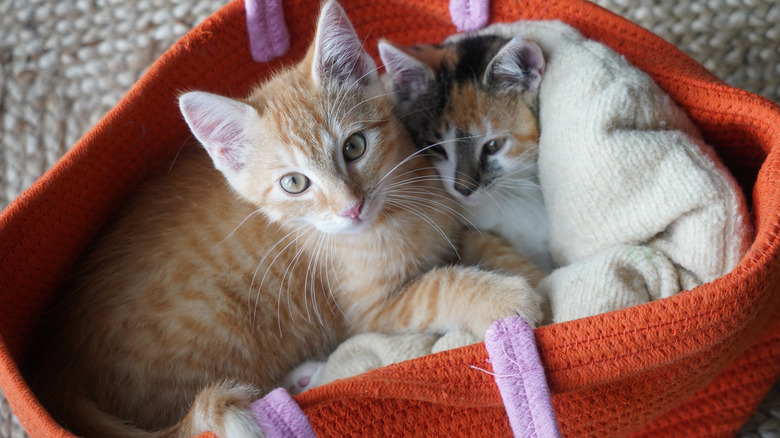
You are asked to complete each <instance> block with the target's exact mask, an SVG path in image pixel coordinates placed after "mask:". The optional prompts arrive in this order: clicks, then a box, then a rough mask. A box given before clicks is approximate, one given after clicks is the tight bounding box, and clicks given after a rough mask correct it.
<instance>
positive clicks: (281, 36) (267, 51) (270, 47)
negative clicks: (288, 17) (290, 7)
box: [244, 0, 290, 62]
mask: <svg viewBox="0 0 780 438" xmlns="http://www.w3.org/2000/svg"><path fill="white" fill-rule="evenodd" d="M244 9H245V10H246V28H247V31H248V32H249V50H250V52H251V53H252V59H254V60H255V61H257V62H268V61H270V60H272V59H274V58H276V57H279V56H282V55H284V54H285V53H287V50H289V49H290V34H289V32H288V31H287V25H286V24H285V22H284V8H283V7H282V0H244Z"/></svg>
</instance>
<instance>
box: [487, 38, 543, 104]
mask: <svg viewBox="0 0 780 438" xmlns="http://www.w3.org/2000/svg"><path fill="white" fill-rule="evenodd" d="M543 72H544V55H542V49H540V48H539V46H537V45H536V44H535V43H532V42H530V41H526V40H524V39H522V38H521V37H519V36H516V37H514V38H512V39H511V40H509V42H507V43H506V44H505V45H504V47H502V48H501V50H499V51H498V53H497V54H496V56H495V57H493V59H492V60H491V61H490V63H489V64H488V66H487V69H486V70H485V77H484V84H485V86H486V87H488V88H489V89H495V90H497V91H498V92H499V93H502V92H509V91H515V92H517V91H536V90H537V89H538V88H539V83H540V82H541V81H542V73H543Z"/></svg>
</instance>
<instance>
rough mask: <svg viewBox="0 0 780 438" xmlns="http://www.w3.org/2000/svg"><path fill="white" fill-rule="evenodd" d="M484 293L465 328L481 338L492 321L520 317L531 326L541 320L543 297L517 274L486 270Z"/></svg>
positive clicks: (475, 304)
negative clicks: (487, 271)
mask: <svg viewBox="0 0 780 438" xmlns="http://www.w3.org/2000/svg"><path fill="white" fill-rule="evenodd" d="M486 275H487V276H488V278H486V281H485V289H484V291H485V292H484V293H483V294H482V295H481V296H480V298H479V300H477V301H476V302H475V303H473V304H474V307H473V309H472V311H471V312H470V313H469V315H470V316H469V318H468V320H469V322H468V324H467V325H468V329H469V330H470V331H471V332H472V333H473V334H474V335H475V336H478V337H479V338H480V339H484V337H485V332H486V331H487V329H488V327H490V325H491V324H493V322H495V321H497V320H499V319H503V318H508V317H510V316H519V317H521V318H523V319H524V320H526V321H527V322H528V324H530V325H531V327H535V326H536V325H537V324H538V323H540V322H541V321H542V316H543V313H542V297H541V296H540V295H539V294H538V293H537V292H536V291H535V290H534V289H533V288H532V287H531V285H530V284H528V281H527V280H526V279H525V278H523V277H520V276H512V275H501V274H495V273H486Z"/></svg>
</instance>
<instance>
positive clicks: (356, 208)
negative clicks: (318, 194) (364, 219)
mask: <svg viewBox="0 0 780 438" xmlns="http://www.w3.org/2000/svg"><path fill="white" fill-rule="evenodd" d="M362 212H363V200H362V199H361V200H358V201H357V202H355V203H354V204H353V205H352V206H351V207H348V208H346V209H344V211H342V212H341V213H339V216H341V217H345V218H348V219H352V220H358V219H360V214H361V213H362Z"/></svg>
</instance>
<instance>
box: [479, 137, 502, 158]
mask: <svg viewBox="0 0 780 438" xmlns="http://www.w3.org/2000/svg"><path fill="white" fill-rule="evenodd" d="M502 147H504V142H503V141H499V140H496V139H493V140H490V141H489V142H487V143H485V144H484V145H483V146H482V153H483V154H485V155H493V154H495V153H497V152H498V151H500V150H501V148H502Z"/></svg>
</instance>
